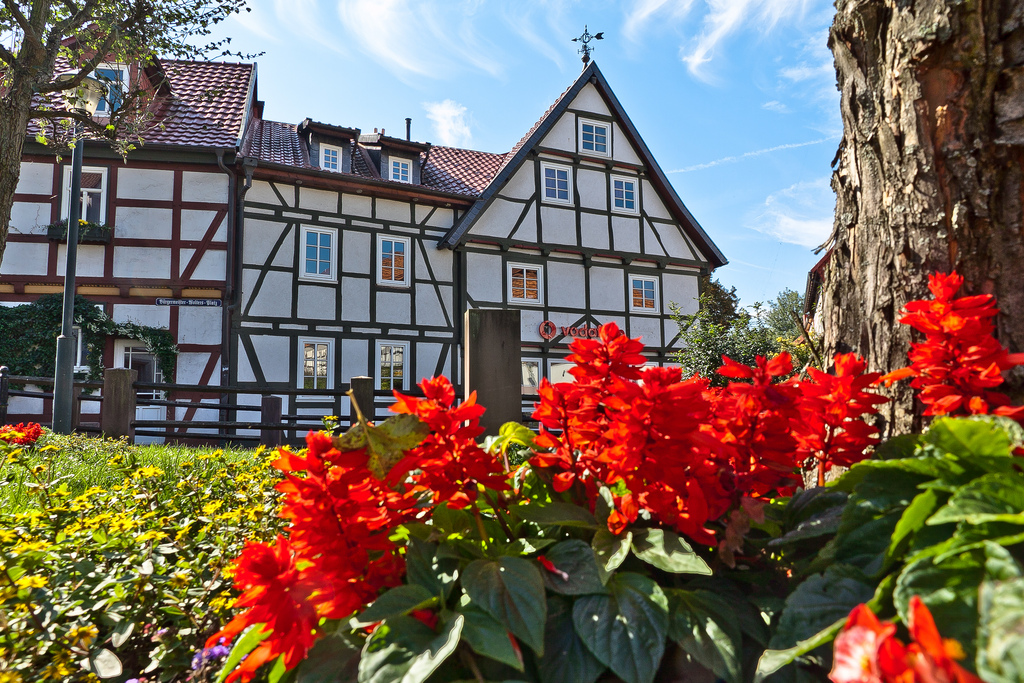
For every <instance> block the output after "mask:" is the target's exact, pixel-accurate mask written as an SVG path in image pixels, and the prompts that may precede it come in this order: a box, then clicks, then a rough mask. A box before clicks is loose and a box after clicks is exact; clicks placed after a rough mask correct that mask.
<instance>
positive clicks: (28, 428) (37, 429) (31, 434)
mask: <svg viewBox="0 0 1024 683" xmlns="http://www.w3.org/2000/svg"><path fill="white" fill-rule="evenodd" d="M42 435H43V427H42V425H40V424H39V423H38V422H29V423H27V424H26V423H24V422H19V423H18V424H16V425H3V426H2V427H0V441H6V442H7V443H9V444H13V445H16V446H31V445H32V444H34V443H35V442H36V441H38V440H39V437H40V436H42Z"/></svg>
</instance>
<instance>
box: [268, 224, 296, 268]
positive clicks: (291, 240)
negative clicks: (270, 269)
mask: <svg viewBox="0 0 1024 683" xmlns="http://www.w3.org/2000/svg"><path fill="white" fill-rule="evenodd" d="M301 234H302V231H301V230H300V229H299V228H298V226H294V225H293V226H289V227H288V228H287V229H286V230H285V238H284V241H283V242H281V248H280V249H278V250H277V254H276V255H275V256H274V260H273V261H271V262H270V265H272V266H281V267H283V268H294V267H295V241H296V239H299V235H301ZM271 248H273V246H271Z"/></svg>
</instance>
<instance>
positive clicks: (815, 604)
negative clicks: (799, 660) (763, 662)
mask: <svg viewBox="0 0 1024 683" xmlns="http://www.w3.org/2000/svg"><path fill="white" fill-rule="evenodd" d="M856 574H857V572H856V571H855V570H852V568H850V567H847V566H844V565H833V566H831V567H829V568H828V569H827V570H826V571H825V573H824V574H815V575H814V576H811V577H809V578H807V579H805V580H804V581H803V582H802V583H801V584H800V585H799V586H797V587H796V590H794V591H793V592H792V593H790V595H789V597H787V598H786V606H785V607H784V608H783V610H782V614H781V615H780V616H779V622H778V626H777V628H776V630H775V635H773V636H772V639H771V642H770V646H771V648H772V649H775V650H781V649H787V648H792V647H793V646H795V645H796V644H797V643H799V642H800V641H803V640H807V639H808V638H811V637H812V636H814V635H815V634H817V633H819V632H820V631H821V630H822V629H824V628H826V627H828V626H830V625H832V624H833V623H835V622H836V620H838V619H845V618H846V617H847V616H848V615H849V614H850V611H851V610H852V609H853V608H854V607H856V606H857V605H859V604H860V603H862V602H867V601H868V600H870V599H871V598H872V596H873V595H874V593H875V589H874V587H873V586H871V585H869V584H867V583H865V582H864V581H861V580H859V579H858V578H856Z"/></svg>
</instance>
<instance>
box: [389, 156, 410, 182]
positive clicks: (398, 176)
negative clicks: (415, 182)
mask: <svg viewBox="0 0 1024 683" xmlns="http://www.w3.org/2000/svg"><path fill="white" fill-rule="evenodd" d="M388 164H389V168H388V178H390V179H391V180H394V181H397V182H399V183H411V182H412V162H411V161H409V160H408V159H396V158H394V157H391V158H390V159H389V160H388Z"/></svg>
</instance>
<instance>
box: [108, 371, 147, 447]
mask: <svg viewBox="0 0 1024 683" xmlns="http://www.w3.org/2000/svg"><path fill="white" fill-rule="evenodd" d="M138 378H139V373H138V371H137V370H130V369H125V368H107V369H106V370H104V371H103V408H102V410H101V412H100V431H102V432H103V433H104V434H105V435H106V436H109V437H112V438H119V437H122V436H127V437H128V441H130V442H134V441H135V428H134V427H132V420H134V419H135V387H134V386H132V385H133V384H135V381H136V380H137V379H138Z"/></svg>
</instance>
